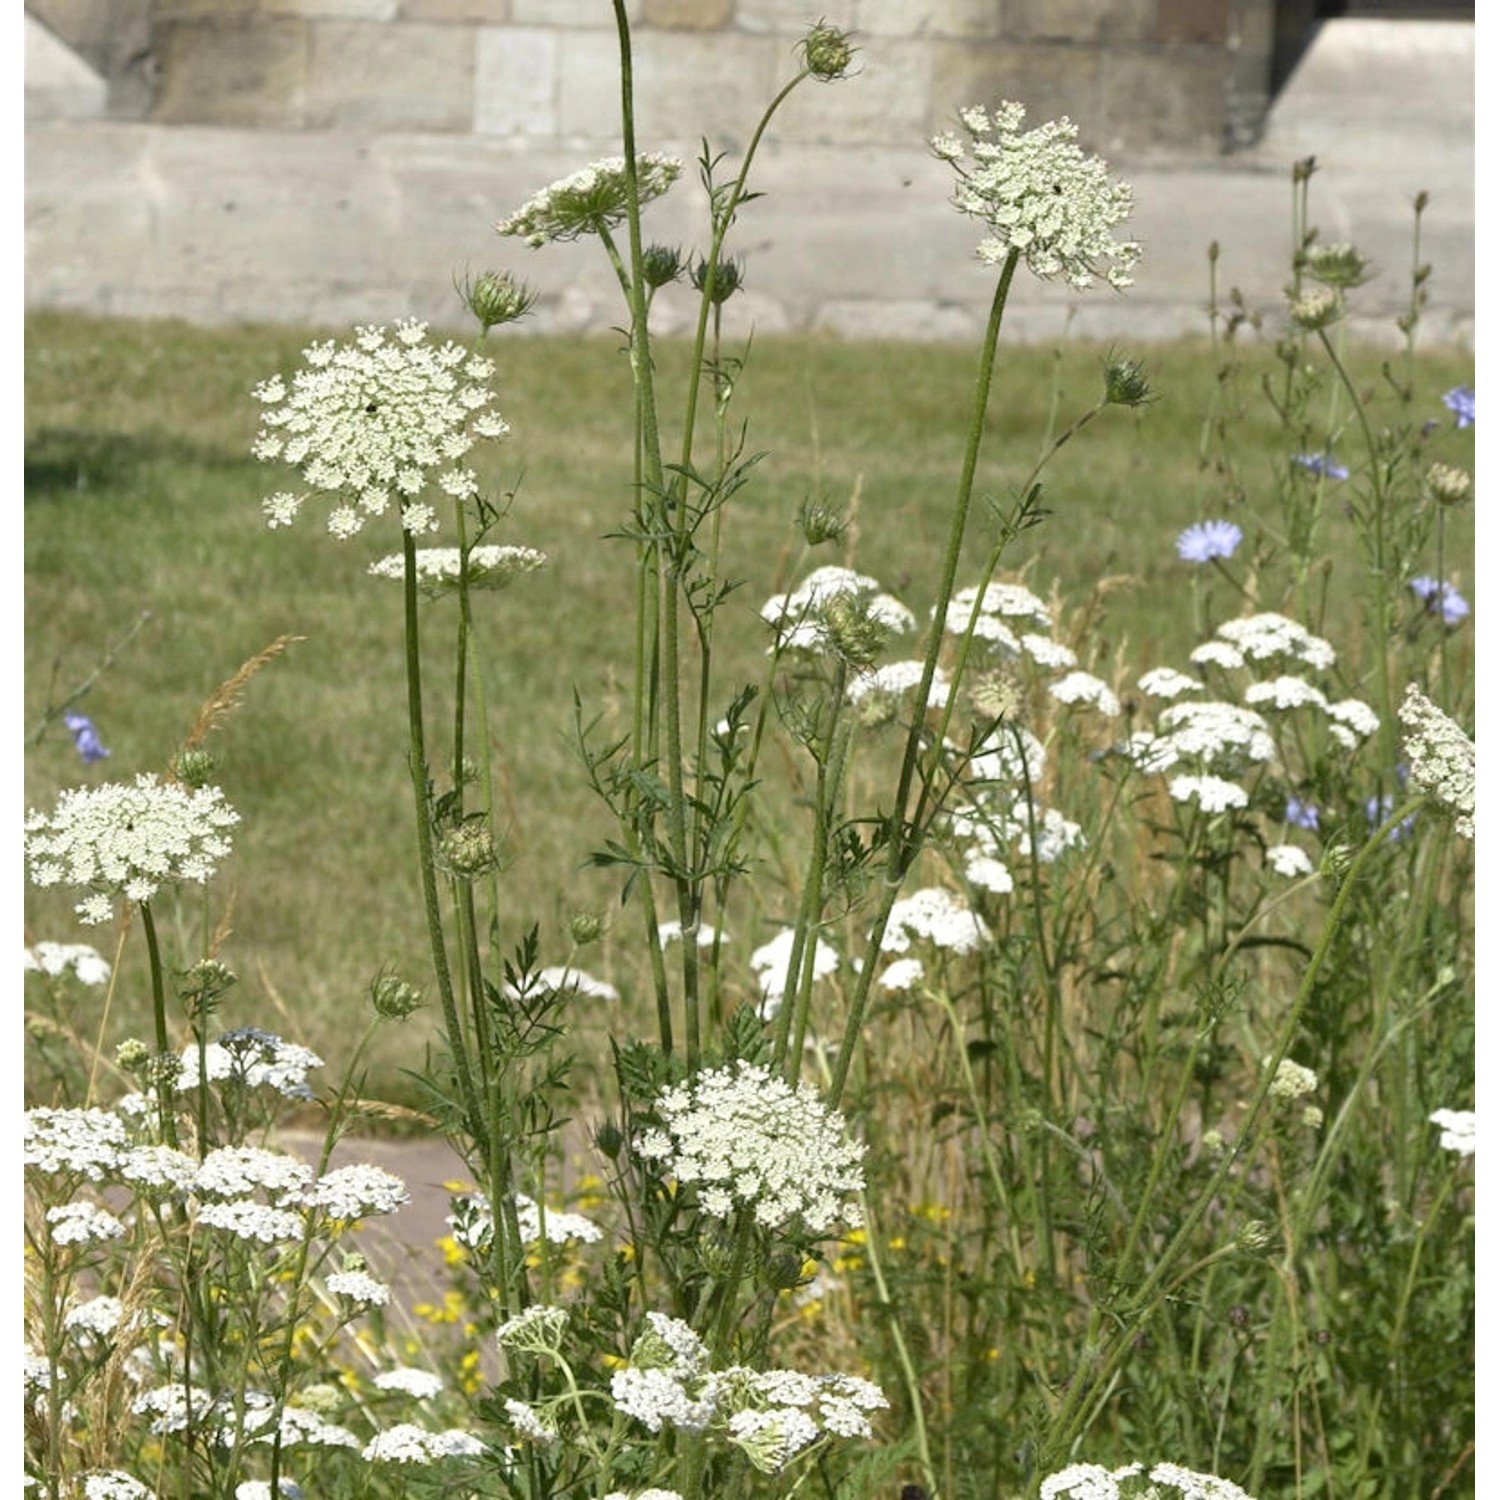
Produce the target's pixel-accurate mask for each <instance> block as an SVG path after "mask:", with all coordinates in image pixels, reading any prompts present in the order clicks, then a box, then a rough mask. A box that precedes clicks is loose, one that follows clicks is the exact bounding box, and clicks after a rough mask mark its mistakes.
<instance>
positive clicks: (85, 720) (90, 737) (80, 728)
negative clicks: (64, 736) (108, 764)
mask: <svg viewBox="0 0 1500 1500" xmlns="http://www.w3.org/2000/svg"><path fill="white" fill-rule="evenodd" d="M62 719H63V723H64V725H66V726H67V730H68V733H69V734H71V735H72V736H73V748H74V749H75V750H77V751H78V753H79V754H80V755H81V756H82V757H83V758H84V760H85V761H88V762H90V763H92V762H94V761H96V760H103V759H104V757H105V756H106V755H108V754H109V750H108V748H107V747H106V746H105V744H104V741H103V740H101V739H100V738H99V731H98V730H97V729H96V728H95V727H94V721H93V720H92V719H91V718H89V716H88V715H87V714H79V713H74V712H72V711H71V710H69V711H68V712H67V713H65V714H64V715H63V716H62Z"/></svg>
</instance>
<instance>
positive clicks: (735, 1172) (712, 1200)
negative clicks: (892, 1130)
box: [636, 1062, 865, 1234]
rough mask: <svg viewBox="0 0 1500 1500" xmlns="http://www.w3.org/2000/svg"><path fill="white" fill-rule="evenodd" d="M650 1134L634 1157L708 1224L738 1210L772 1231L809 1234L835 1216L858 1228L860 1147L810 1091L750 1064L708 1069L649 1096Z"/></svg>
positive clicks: (822, 1230) (640, 1140)
mask: <svg viewBox="0 0 1500 1500" xmlns="http://www.w3.org/2000/svg"><path fill="white" fill-rule="evenodd" d="M656 1113H657V1116H658V1117H659V1119H660V1120H661V1125H660V1127H658V1128H652V1129H648V1130H646V1131H645V1132H644V1133H643V1134H642V1135H641V1136H640V1137H639V1138H638V1140H637V1141H636V1150H637V1152H638V1153H639V1154H640V1155H641V1156H642V1157H644V1158H645V1159H646V1160H647V1161H652V1162H656V1163H658V1164H659V1165H660V1168H661V1170H662V1171H664V1172H665V1173H667V1174H668V1175H669V1176H671V1177H674V1178H676V1179H677V1181H678V1183H680V1184H682V1185H683V1186H688V1185H691V1186H693V1187H695V1188H696V1190H697V1197H698V1202H699V1205H700V1206H701V1207H702V1209H703V1211H704V1212H705V1213H707V1214H709V1215H710V1216H712V1217H713V1218H716V1219H729V1218H732V1217H733V1216H734V1215H735V1213H736V1212H737V1211H739V1210H746V1211H748V1212H750V1213H751V1214H753V1216H754V1218H755V1221H756V1223H758V1224H760V1225H762V1226H763V1227H765V1228H767V1229H777V1228H781V1227H782V1226H784V1225H788V1224H791V1223H794V1222H798V1221H800V1223H801V1224H802V1225H804V1226H805V1227H806V1228H807V1229H810V1230H812V1231H813V1232H814V1233H817V1234H825V1233H827V1232H828V1231H829V1230H830V1228H831V1227H832V1226H833V1224H834V1223H835V1222H836V1221H837V1220H839V1219H842V1220H843V1221H844V1222H845V1223H848V1224H851V1225H857V1224H858V1223H859V1222H860V1208H859V1202H858V1197H857V1195H858V1194H859V1193H860V1192H862V1191H863V1189H864V1182H865V1179H864V1171H863V1169H862V1167H861V1165H860V1164H861V1162H862V1160H863V1157H864V1147H863V1146H861V1145H859V1144H858V1143H857V1142H854V1141H851V1140H850V1139H849V1135H848V1130H847V1127H846V1125H845V1123H844V1119H843V1116H842V1115H840V1114H839V1113H838V1112H837V1111H836V1110H830V1109H828V1108H827V1107H826V1106H825V1105H824V1104H823V1101H822V1100H821V1099H820V1098H819V1097H818V1094H817V1092H816V1090H814V1089H813V1088H812V1087H811V1086H810V1085H808V1084H802V1085H801V1086H799V1087H798V1088H797V1089H796V1090H795V1091H794V1090H793V1089H792V1088H791V1086H790V1085H789V1084H788V1083H786V1081H785V1080H784V1079H781V1078H778V1077H776V1076H775V1075H774V1074H772V1073H770V1072H768V1071H767V1070H766V1069H765V1068H763V1067H759V1066H757V1065H755V1064H752V1063H746V1062H739V1063H737V1064H735V1065H734V1066H733V1067H724V1068H710V1069H708V1070H706V1071H704V1072H702V1073H699V1074H698V1075H697V1076H696V1077H694V1078H692V1079H690V1080H689V1081H688V1082H687V1083H685V1084H680V1085H677V1086H674V1087H671V1088H668V1089H666V1090H664V1091H663V1092H662V1093H661V1094H660V1095H659V1096H658V1098H657V1101H656Z"/></svg>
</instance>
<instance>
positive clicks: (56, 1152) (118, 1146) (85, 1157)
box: [21, 1108, 128, 1182]
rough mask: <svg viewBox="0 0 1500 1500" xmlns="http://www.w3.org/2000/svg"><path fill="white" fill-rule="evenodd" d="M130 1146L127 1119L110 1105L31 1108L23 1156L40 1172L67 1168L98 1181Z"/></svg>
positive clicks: (23, 1159) (70, 1171) (27, 1121)
mask: <svg viewBox="0 0 1500 1500" xmlns="http://www.w3.org/2000/svg"><path fill="white" fill-rule="evenodd" d="M127 1149H128V1143H127V1140H126V1135H125V1122H124V1121H123V1120H122V1119H121V1118H120V1117H119V1115H116V1114H111V1113H110V1111H109V1110H107V1109H47V1108H40V1109H28V1110H27V1111H26V1115H25V1120H24V1134H23V1137H22V1145H21V1160H22V1162H24V1163H25V1165H26V1166H28V1167H34V1168H35V1169H36V1170H37V1171H39V1172H49V1173H51V1172H59V1173H61V1172H67V1173H76V1174H77V1175H78V1176H80V1177H86V1178H88V1179H89V1181H91V1182H99V1181H101V1180H102V1179H103V1178H104V1177H106V1176H107V1175H109V1174H110V1173H111V1172H112V1171H113V1170H114V1169H115V1167H116V1166H118V1164H119V1162H120V1159H121V1157H122V1156H123V1155H124V1154H125V1152H126V1151H127Z"/></svg>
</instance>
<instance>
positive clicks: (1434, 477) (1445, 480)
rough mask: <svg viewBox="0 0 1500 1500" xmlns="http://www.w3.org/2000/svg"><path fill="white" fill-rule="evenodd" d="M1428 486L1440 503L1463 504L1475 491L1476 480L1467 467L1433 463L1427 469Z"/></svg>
mask: <svg viewBox="0 0 1500 1500" xmlns="http://www.w3.org/2000/svg"><path fill="white" fill-rule="evenodd" d="M1427 488H1428V489H1429V490H1430V491H1431V492H1432V498H1433V499H1434V500H1436V501H1437V502H1438V504H1439V505H1462V504H1463V502H1464V501H1465V500H1467V499H1468V498H1469V496H1470V495H1471V494H1472V493H1473V492H1474V480H1473V478H1472V477H1471V476H1470V474H1469V472H1468V470H1467V469H1460V468H1458V467H1456V466H1455V465H1453V464H1433V465H1432V467H1431V468H1430V469H1428V471H1427Z"/></svg>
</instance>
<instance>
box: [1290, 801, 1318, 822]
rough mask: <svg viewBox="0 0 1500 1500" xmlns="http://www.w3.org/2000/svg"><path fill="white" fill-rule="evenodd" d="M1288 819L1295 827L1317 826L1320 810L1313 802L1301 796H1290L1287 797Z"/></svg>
mask: <svg viewBox="0 0 1500 1500" xmlns="http://www.w3.org/2000/svg"><path fill="white" fill-rule="evenodd" d="M1286 820H1287V822H1288V823H1290V824H1291V825H1292V827H1293V828H1316V827H1317V826H1318V810H1317V808H1316V807H1314V806H1313V805H1312V803H1311V802H1304V801H1303V800H1302V799H1301V798H1300V797H1288V798H1287V799H1286Z"/></svg>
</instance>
